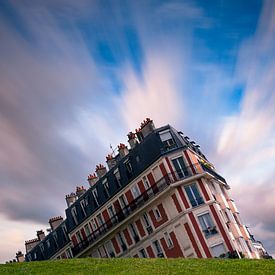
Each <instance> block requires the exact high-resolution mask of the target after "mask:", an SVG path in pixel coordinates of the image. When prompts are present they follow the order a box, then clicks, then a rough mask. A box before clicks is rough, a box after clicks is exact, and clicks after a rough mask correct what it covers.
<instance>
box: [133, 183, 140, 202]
mask: <svg viewBox="0 0 275 275" xmlns="http://www.w3.org/2000/svg"><path fill="white" fill-rule="evenodd" d="M131 192H132V194H133V197H134V199H136V198H137V197H139V196H140V195H141V192H140V190H139V188H138V186H137V184H134V185H133V186H132V187H131Z"/></svg>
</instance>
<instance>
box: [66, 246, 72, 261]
mask: <svg viewBox="0 0 275 275" xmlns="http://www.w3.org/2000/svg"><path fill="white" fill-rule="evenodd" d="M66 255H67V258H68V259H71V258H73V254H72V251H71V249H70V248H68V249H67V250H66Z"/></svg>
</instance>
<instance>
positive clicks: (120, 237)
mask: <svg viewBox="0 0 275 275" xmlns="http://www.w3.org/2000/svg"><path fill="white" fill-rule="evenodd" d="M118 242H119V244H120V246H121V248H122V250H123V251H125V250H126V249H127V246H126V244H125V240H124V237H123V236H122V234H121V233H120V232H119V233H118Z"/></svg>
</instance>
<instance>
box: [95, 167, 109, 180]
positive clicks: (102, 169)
mask: <svg viewBox="0 0 275 275" xmlns="http://www.w3.org/2000/svg"><path fill="white" fill-rule="evenodd" d="M95 172H96V174H97V176H98V178H102V177H103V176H104V175H105V174H106V173H107V169H106V167H105V166H103V165H102V164H99V165H97V166H96V168H95Z"/></svg>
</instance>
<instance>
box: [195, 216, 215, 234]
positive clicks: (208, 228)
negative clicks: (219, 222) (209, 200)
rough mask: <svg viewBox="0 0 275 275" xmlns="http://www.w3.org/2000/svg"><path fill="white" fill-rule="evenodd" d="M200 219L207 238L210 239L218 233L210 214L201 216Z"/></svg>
mask: <svg viewBox="0 0 275 275" xmlns="http://www.w3.org/2000/svg"><path fill="white" fill-rule="evenodd" d="M198 218H199V222H200V225H201V228H202V231H203V233H204V235H205V237H209V236H211V235H215V234H217V233H218V231H217V230H216V226H215V225H214V223H213V221H212V218H211V216H210V215H209V213H206V214H203V215H200V216H199V217H198Z"/></svg>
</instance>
